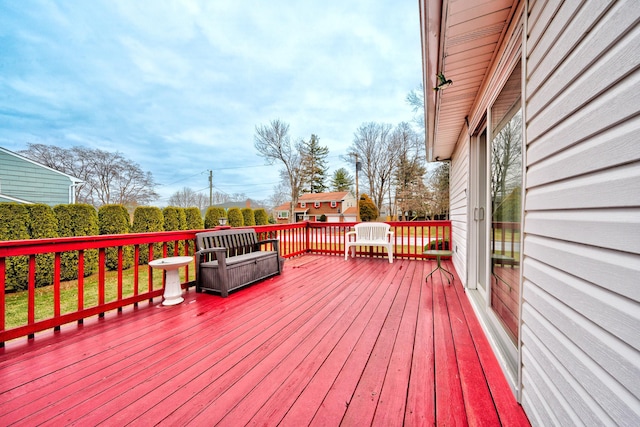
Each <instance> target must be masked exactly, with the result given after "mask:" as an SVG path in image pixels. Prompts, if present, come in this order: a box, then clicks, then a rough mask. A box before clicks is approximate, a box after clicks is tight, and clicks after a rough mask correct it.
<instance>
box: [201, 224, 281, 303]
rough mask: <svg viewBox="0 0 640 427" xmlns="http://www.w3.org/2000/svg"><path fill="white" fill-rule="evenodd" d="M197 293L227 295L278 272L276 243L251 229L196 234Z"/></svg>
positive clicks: (278, 252) (279, 264)
mask: <svg viewBox="0 0 640 427" xmlns="http://www.w3.org/2000/svg"><path fill="white" fill-rule="evenodd" d="M196 249H197V252H196V270H197V277H196V292H202V291H212V292H217V293H220V295H221V296H223V297H227V296H228V295H229V292H231V291H233V290H235V289H238V288H241V287H244V286H247V285H250V284H252V283H255V282H257V281H259V280H262V279H265V278H267V277H270V276H274V275H276V274H280V272H281V268H282V267H281V265H282V263H281V260H280V251H279V241H278V239H268V240H262V241H258V237H257V234H256V232H255V231H254V230H251V229H240V230H233V229H232V230H219V231H207V232H203V233H196Z"/></svg>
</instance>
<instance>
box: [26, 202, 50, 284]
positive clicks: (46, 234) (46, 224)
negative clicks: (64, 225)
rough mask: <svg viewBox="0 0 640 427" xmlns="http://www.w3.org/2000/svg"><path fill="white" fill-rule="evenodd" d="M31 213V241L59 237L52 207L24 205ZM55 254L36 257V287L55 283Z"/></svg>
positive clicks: (29, 224)
mask: <svg viewBox="0 0 640 427" xmlns="http://www.w3.org/2000/svg"><path fill="white" fill-rule="evenodd" d="M24 207H25V209H26V210H27V212H28V213H29V222H28V224H27V229H28V231H29V237H30V238H31V239H51V238H55V237H58V220H57V218H56V216H55V214H54V213H53V209H51V206H49V205H45V204H44V203H37V204H34V205H24ZM54 260H55V254H52V253H50V254H37V255H36V287H39V286H49V285H51V284H52V283H53V262H54Z"/></svg>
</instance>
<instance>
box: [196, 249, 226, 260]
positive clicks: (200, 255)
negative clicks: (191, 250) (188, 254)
mask: <svg viewBox="0 0 640 427" xmlns="http://www.w3.org/2000/svg"><path fill="white" fill-rule="evenodd" d="M210 253H216V257H217V256H218V255H217V253H222V254H223V256H226V254H227V248H209V249H200V250H199V251H197V252H196V263H200V262H201V261H202V260H203V259H204V256H205V255H206V254H210Z"/></svg>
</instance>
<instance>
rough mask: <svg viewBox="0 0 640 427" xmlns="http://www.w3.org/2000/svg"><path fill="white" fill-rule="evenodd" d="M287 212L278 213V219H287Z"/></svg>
mask: <svg viewBox="0 0 640 427" xmlns="http://www.w3.org/2000/svg"><path fill="white" fill-rule="evenodd" d="M288 218H289V211H278V219H288Z"/></svg>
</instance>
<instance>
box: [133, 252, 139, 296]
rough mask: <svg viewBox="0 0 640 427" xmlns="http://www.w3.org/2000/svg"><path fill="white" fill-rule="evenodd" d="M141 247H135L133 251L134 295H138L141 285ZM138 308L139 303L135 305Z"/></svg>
mask: <svg viewBox="0 0 640 427" xmlns="http://www.w3.org/2000/svg"><path fill="white" fill-rule="evenodd" d="M139 260H140V245H135V246H134V250H133V295H134V296H137V295H138V287H139V285H140V274H139V273H140V265H139V264H138V263H139V262H140V261H139ZM134 306H135V307H137V306H138V303H136V304H135V305H134Z"/></svg>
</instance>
